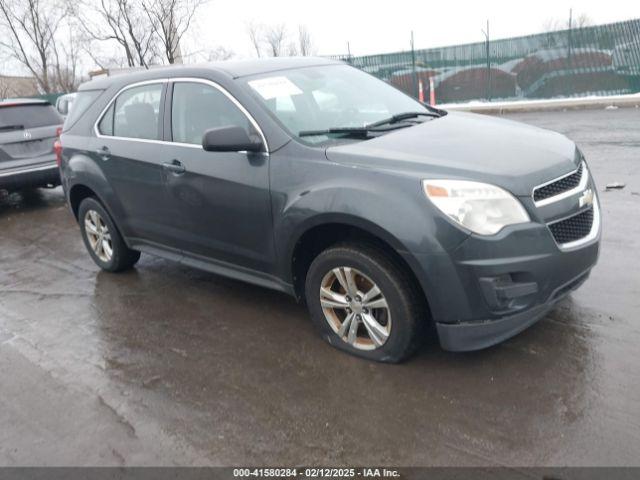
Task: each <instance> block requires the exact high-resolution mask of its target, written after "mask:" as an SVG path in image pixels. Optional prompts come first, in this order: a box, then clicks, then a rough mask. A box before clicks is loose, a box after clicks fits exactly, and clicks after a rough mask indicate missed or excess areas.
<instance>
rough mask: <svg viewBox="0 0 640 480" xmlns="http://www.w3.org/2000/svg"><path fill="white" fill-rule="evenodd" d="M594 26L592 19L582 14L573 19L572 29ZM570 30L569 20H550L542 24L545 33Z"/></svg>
mask: <svg viewBox="0 0 640 480" xmlns="http://www.w3.org/2000/svg"><path fill="white" fill-rule="evenodd" d="M591 25H593V21H592V20H591V17H589V15H587V14H586V13H584V12H583V13H580V14H578V15H576V16H574V17H573V18H572V19H571V28H584V27H589V26H591ZM568 28H569V18H568V17H567V18H566V19H561V18H548V19H547V20H546V21H545V22H544V23H543V24H542V30H543V31H544V32H555V31H558V30H566V29H568Z"/></svg>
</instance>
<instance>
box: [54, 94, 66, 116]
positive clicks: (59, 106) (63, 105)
mask: <svg viewBox="0 0 640 480" xmlns="http://www.w3.org/2000/svg"><path fill="white" fill-rule="evenodd" d="M56 109H57V110H58V113H59V114H60V115H62V116H63V117H66V116H67V114H68V113H69V101H68V100H67V99H66V98H62V99H60V100H58V104H57V105H56Z"/></svg>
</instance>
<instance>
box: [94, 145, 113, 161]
mask: <svg viewBox="0 0 640 480" xmlns="http://www.w3.org/2000/svg"><path fill="white" fill-rule="evenodd" d="M96 154H97V155H98V156H99V157H100V158H101V159H102V160H104V161H105V162H106V161H107V160H109V159H110V158H111V151H110V150H109V147H106V146H105V147H102V148H99V149H98V150H96Z"/></svg>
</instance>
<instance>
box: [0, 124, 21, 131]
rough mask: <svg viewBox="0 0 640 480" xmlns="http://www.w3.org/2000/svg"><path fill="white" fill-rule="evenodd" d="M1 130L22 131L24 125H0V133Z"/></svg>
mask: <svg viewBox="0 0 640 480" xmlns="http://www.w3.org/2000/svg"><path fill="white" fill-rule="evenodd" d="M2 130H24V125H0V131H2Z"/></svg>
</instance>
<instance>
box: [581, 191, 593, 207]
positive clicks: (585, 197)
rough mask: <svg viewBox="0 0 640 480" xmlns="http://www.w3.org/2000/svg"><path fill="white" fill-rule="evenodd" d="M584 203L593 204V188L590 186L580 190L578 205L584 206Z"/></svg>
mask: <svg viewBox="0 0 640 480" xmlns="http://www.w3.org/2000/svg"><path fill="white" fill-rule="evenodd" d="M585 205H593V190H591V189H590V188H587V189H586V190H585V191H584V192H582V195H580V198H579V199H578V206H579V207H584V206H585Z"/></svg>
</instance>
